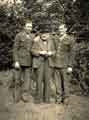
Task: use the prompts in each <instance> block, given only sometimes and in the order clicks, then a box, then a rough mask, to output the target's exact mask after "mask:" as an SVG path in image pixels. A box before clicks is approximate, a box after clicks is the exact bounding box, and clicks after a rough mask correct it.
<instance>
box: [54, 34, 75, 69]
mask: <svg viewBox="0 0 89 120" xmlns="http://www.w3.org/2000/svg"><path fill="white" fill-rule="evenodd" d="M54 41H55V44H56V56H55V67H57V68H65V67H68V66H72V63H73V51H72V48H73V44H74V39H73V37H71V36H69V35H67V34H65V35H64V36H62V37H60V36H57V35H55V37H54Z"/></svg>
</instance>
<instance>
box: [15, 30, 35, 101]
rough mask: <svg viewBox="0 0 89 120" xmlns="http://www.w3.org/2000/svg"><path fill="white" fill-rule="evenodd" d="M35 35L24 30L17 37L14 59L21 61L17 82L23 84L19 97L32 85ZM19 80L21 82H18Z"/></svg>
mask: <svg viewBox="0 0 89 120" xmlns="http://www.w3.org/2000/svg"><path fill="white" fill-rule="evenodd" d="M33 37H34V35H32V34H31V33H30V32H28V31H26V30H23V31H22V32H20V33H18V34H17V35H16V38H15V43H14V46H13V60H14V63H15V62H16V61H18V62H19V64H20V68H19V69H17V70H16V71H15V76H16V80H15V81H17V82H16V83H19V84H20V85H21V84H22V86H21V89H20V90H21V91H18V92H21V93H20V95H18V96H16V97H17V99H18V97H19V96H21V95H22V94H23V93H25V92H28V91H29V87H30V72H31V66H32V56H31V52H30V49H31V46H32V40H33ZM18 81H19V82H18Z"/></svg>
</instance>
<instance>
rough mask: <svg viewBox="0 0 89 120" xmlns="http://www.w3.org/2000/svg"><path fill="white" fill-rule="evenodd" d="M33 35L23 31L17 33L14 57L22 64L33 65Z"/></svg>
mask: <svg viewBox="0 0 89 120" xmlns="http://www.w3.org/2000/svg"><path fill="white" fill-rule="evenodd" d="M32 40H33V35H32V34H31V33H27V32H26V31H22V32H20V33H18V34H17V35H16V38H15V42H14V46H13V59H14V61H15V62H16V61H18V62H19V63H20V65H21V66H31V64H32V57H31V51H30V49H31V46H32Z"/></svg>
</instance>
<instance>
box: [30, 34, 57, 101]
mask: <svg viewBox="0 0 89 120" xmlns="http://www.w3.org/2000/svg"><path fill="white" fill-rule="evenodd" d="M31 52H32V55H33V68H34V69H35V70H36V73H37V74H36V76H37V99H38V102H42V101H44V102H46V103H49V102H50V80H51V77H52V72H53V67H54V57H55V46H54V41H53V40H52V39H51V36H50V34H49V33H42V34H41V35H40V36H37V38H35V39H34V42H33V46H32V49H31Z"/></svg>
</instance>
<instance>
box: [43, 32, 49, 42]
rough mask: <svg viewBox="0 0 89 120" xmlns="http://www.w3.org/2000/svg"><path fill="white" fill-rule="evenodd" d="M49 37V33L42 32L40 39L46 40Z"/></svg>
mask: <svg viewBox="0 0 89 120" xmlns="http://www.w3.org/2000/svg"><path fill="white" fill-rule="evenodd" d="M49 37H50V34H49V33H43V34H42V35H41V39H42V40H48V39H49Z"/></svg>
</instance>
